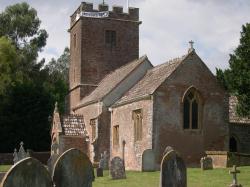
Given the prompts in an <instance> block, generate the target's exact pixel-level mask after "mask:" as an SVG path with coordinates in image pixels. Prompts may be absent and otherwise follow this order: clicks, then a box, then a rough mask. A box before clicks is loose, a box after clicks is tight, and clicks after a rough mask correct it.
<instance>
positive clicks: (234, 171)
mask: <svg viewBox="0 0 250 187" xmlns="http://www.w3.org/2000/svg"><path fill="white" fill-rule="evenodd" d="M238 173H240V170H237V167H236V166H235V165H233V169H232V170H230V171H229V174H232V175H233V184H232V185H235V186H238V184H237V183H238V182H237V174H238Z"/></svg>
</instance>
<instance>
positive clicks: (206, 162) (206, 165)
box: [200, 157, 213, 170]
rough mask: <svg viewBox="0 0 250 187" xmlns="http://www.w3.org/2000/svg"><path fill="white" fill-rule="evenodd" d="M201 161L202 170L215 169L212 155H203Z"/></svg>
mask: <svg viewBox="0 0 250 187" xmlns="http://www.w3.org/2000/svg"><path fill="white" fill-rule="evenodd" d="M200 162H201V169H202V170H208V169H213V159H212V158H211V157H202V158H201V161H200Z"/></svg>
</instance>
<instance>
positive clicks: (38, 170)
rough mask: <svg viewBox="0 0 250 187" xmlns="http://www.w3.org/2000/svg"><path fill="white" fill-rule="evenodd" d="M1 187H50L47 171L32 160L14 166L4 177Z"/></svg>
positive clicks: (50, 181) (51, 183) (36, 161)
mask: <svg viewBox="0 0 250 187" xmlns="http://www.w3.org/2000/svg"><path fill="white" fill-rule="evenodd" d="M0 186H1V187H52V186H53V182H52V179H51V176H50V174H49V172H48V171H47V169H46V168H45V167H44V166H43V164H42V163H40V162H39V161H38V160H36V159H34V158H30V157H29V158H25V159H23V160H21V161H19V162H18V163H17V164H16V165H14V166H13V167H12V168H11V169H10V170H9V171H8V172H7V173H6V175H5V176H4V178H3V180H2V183H1V185H0Z"/></svg>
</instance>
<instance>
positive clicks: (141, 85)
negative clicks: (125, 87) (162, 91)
mask: <svg viewBox="0 0 250 187" xmlns="http://www.w3.org/2000/svg"><path fill="white" fill-rule="evenodd" d="M185 57H186V56H183V57H181V58H176V59H173V60H170V61H168V62H166V63H164V64H161V65H158V66H155V67H154V68H152V69H150V70H148V72H147V73H146V75H145V76H144V77H143V78H142V79H141V80H140V81H139V82H138V83H137V84H136V85H135V86H134V87H132V88H131V89H130V90H129V91H128V92H127V93H126V94H125V95H124V96H123V97H122V98H121V99H120V100H118V101H117V102H116V103H115V105H116V104H121V103H123V102H127V101H130V100H133V99H136V98H140V97H143V96H146V95H150V94H153V93H154V91H155V90H156V89H157V88H158V87H159V86H160V85H161V84H162V83H163V82H164V81H165V80H166V79H167V78H168V77H169V76H170V75H171V74H172V73H173V72H174V70H175V69H176V68H177V67H178V66H179V65H180V64H181V62H182V61H183V60H184V58H185Z"/></svg>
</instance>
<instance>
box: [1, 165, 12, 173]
mask: <svg viewBox="0 0 250 187" xmlns="http://www.w3.org/2000/svg"><path fill="white" fill-rule="evenodd" d="M10 167H11V165H0V172H6V171H8V170H9V169H10Z"/></svg>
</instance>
